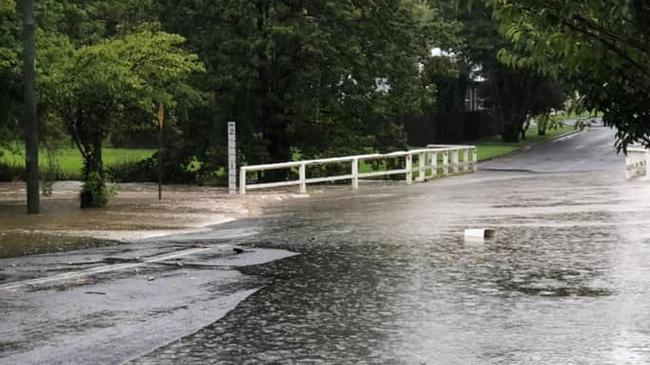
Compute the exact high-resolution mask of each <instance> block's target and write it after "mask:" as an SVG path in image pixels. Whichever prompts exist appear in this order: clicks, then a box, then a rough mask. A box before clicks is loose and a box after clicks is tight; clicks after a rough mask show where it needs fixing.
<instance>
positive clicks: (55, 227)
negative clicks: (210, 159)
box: [0, 181, 284, 258]
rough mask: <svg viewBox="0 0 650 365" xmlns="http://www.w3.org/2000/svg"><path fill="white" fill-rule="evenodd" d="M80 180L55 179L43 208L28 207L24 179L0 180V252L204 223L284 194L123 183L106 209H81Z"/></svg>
mask: <svg viewBox="0 0 650 365" xmlns="http://www.w3.org/2000/svg"><path fill="white" fill-rule="evenodd" d="M80 189H81V184H80V183H79V182H74V181H62V182H56V183H55V184H54V192H53V194H52V196H49V197H42V199H41V214H39V215H32V216H28V215H26V214H25V213H24V212H25V186H24V184H23V183H0V227H1V228H2V229H0V258H7V257H18V256H23V255H33V254H46V253H55V252H66V251H71V250H80V249H87V248H93V247H105V246H110V245H115V244H118V243H119V242H120V241H134V240H142V239H148V238H153V237H160V236H165V235H169V234H178V233H182V232H186V233H189V232H197V231H207V230H208V229H206V227H209V226H212V225H216V224H220V223H224V222H229V221H232V220H233V219H235V218H239V217H242V216H250V215H255V214H257V211H258V210H259V209H260V206H261V205H262V204H263V202H264V201H265V200H268V199H273V198H278V199H282V198H284V196H283V195H281V194H274V195H261V194H256V195H255V194H254V195H249V196H247V197H245V198H243V199H241V198H237V197H236V196H229V195H228V194H227V193H226V192H225V189H223V188H209V187H188V186H164V188H163V200H162V201H159V200H158V189H157V186H156V185H155V184H120V185H119V188H118V189H117V196H116V197H113V198H111V199H110V203H109V205H108V207H106V208H104V209H79V198H78V195H79V191H80Z"/></svg>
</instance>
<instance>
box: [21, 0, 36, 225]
mask: <svg viewBox="0 0 650 365" xmlns="http://www.w3.org/2000/svg"><path fill="white" fill-rule="evenodd" d="M22 13H23V84H24V88H25V89H24V92H25V100H24V108H25V111H24V122H25V166H26V168H27V214H38V213H39V210H40V209H39V206H40V202H39V199H40V198H39V186H38V114H37V112H36V75H35V69H34V58H35V56H36V38H35V33H34V32H35V28H36V21H35V19H34V0H22Z"/></svg>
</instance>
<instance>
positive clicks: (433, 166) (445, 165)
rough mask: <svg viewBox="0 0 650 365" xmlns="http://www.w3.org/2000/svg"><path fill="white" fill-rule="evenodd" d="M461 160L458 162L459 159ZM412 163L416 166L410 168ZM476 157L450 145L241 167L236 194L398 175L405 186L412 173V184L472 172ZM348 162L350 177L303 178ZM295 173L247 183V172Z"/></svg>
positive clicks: (354, 182)
mask: <svg viewBox="0 0 650 365" xmlns="http://www.w3.org/2000/svg"><path fill="white" fill-rule="evenodd" d="M461 157H462V159H461ZM396 158H404V161H405V163H404V166H405V167H404V168H403V169H396V170H383V171H369V172H359V166H360V163H361V162H362V161H376V160H388V159H396ZM414 160H415V162H417V164H416V167H415V168H414V167H413V166H414ZM477 161H478V154H477V151H476V146H453V145H429V146H427V148H423V149H417V150H411V151H400V152H393V153H386V154H370V155H356V156H346V157H335V158H322V159H317V160H305V161H293V162H284V163H273V164H266V165H253V166H242V167H241V168H240V170H239V193H240V194H242V195H243V194H246V191H248V190H253V189H267V188H277V187H283V186H293V185H298V187H299V191H300V192H301V193H305V192H307V184H317V183H324V182H335V181H342V180H350V181H351V182H352V188H353V189H358V188H359V179H364V178H370V177H380V176H390V175H402V174H404V175H405V176H406V178H405V180H406V183H407V184H411V183H412V182H413V180H414V179H413V176H414V173H417V176H416V178H415V181H425V180H426V179H427V178H436V177H438V176H440V175H442V176H449V175H456V174H459V173H466V172H474V171H476V167H477ZM345 162H349V163H350V164H351V166H350V173H349V174H345V175H337V176H328V177H314V178H308V177H307V167H309V166H316V165H327V164H336V163H345ZM294 168H297V169H298V179H297V180H289V181H280V182H269V183H255V184H249V183H247V178H248V174H249V173H251V172H259V171H268V170H280V169H294Z"/></svg>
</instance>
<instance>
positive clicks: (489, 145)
mask: <svg viewBox="0 0 650 365" xmlns="http://www.w3.org/2000/svg"><path fill="white" fill-rule="evenodd" d="M573 130H574V128H573V127H572V126H564V127H561V128H558V129H556V130H549V131H546V135H545V136H538V135H537V128H529V129H528V130H527V131H526V139H525V140H520V141H519V142H518V143H505V142H503V141H502V140H501V137H500V136H494V137H489V138H484V139H481V140H478V141H475V142H473V143H471V144H474V145H476V149H477V150H478V159H479V161H485V160H491V159H493V158H497V157H500V156H503V155H506V154H508V153H511V152H514V151H517V150H520V149H522V148H524V147H526V146H529V145H532V144H535V143H540V142H544V141H547V140H549V139H552V138H555V137H557V136H560V135H562V134H565V133H568V132H571V131H573Z"/></svg>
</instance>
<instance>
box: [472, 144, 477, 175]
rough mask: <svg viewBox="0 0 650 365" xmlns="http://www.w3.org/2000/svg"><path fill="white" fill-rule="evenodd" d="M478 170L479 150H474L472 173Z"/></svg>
mask: <svg viewBox="0 0 650 365" xmlns="http://www.w3.org/2000/svg"><path fill="white" fill-rule="evenodd" d="M477 169H478V149H477V148H476V147H474V148H472V171H474V172H476V170H477Z"/></svg>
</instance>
